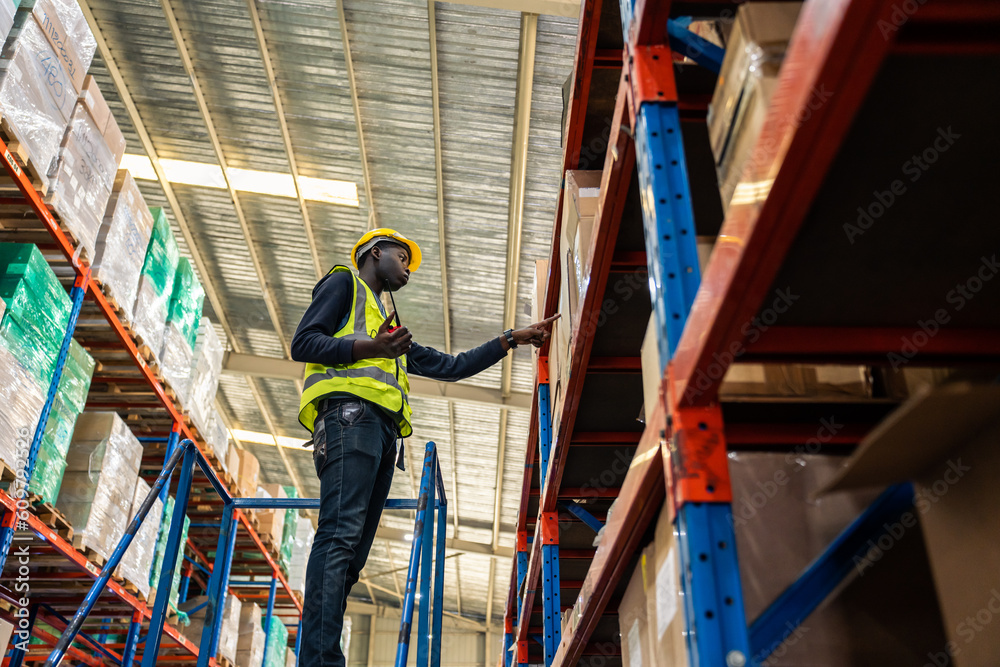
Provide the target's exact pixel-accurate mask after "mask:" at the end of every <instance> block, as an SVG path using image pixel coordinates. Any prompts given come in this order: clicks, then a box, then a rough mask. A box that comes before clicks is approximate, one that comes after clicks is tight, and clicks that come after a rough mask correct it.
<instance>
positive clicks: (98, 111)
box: [80, 74, 111, 135]
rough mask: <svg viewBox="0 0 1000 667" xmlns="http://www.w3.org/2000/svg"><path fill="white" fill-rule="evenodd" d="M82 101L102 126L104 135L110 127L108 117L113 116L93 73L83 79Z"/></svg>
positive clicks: (91, 115)
mask: <svg viewBox="0 0 1000 667" xmlns="http://www.w3.org/2000/svg"><path fill="white" fill-rule="evenodd" d="M80 102H81V103H82V104H83V106H84V108H86V109H87V112H88V113H90V117H91V118H93V119H94V123H95V124H96V125H97V127H98V128H100V131H101V134H102V135H103V134H104V130H105V129H107V127H108V119H109V118H111V109H110V108H109V107H108V103H107V101H105V99H104V95H103V94H102V93H101V89H100V87H99V86H98V85H97V79H95V78H94V75H93V74H88V75H87V77H86V78H85V79H84V80H83V88H82V90H81V91H80Z"/></svg>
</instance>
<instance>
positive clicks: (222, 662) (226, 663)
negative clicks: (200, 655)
mask: <svg viewBox="0 0 1000 667" xmlns="http://www.w3.org/2000/svg"><path fill="white" fill-rule="evenodd" d="M198 641H199V642H200V641H201V637H198ZM195 643H197V642H195ZM215 664H217V665H219V667H236V663H235V662H233V661H232V660H230V659H229V658H226V657H224V656H221V655H220V656H216V658H215Z"/></svg>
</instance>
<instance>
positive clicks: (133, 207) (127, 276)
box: [91, 169, 153, 323]
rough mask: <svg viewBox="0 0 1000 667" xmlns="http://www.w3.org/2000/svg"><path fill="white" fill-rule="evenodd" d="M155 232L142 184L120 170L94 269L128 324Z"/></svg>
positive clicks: (126, 172) (102, 226)
mask: <svg viewBox="0 0 1000 667" xmlns="http://www.w3.org/2000/svg"><path fill="white" fill-rule="evenodd" d="M152 233H153V216H152V215H151V214H150V212H149V209H148V208H147V207H146V201H145V199H143V197H142V192H140V191H139V186H138V185H136V182H135V179H133V178H132V174H131V173H130V172H129V171H128V170H127V169H119V170H118V173H117V174H116V176H115V182H114V184H113V186H112V190H111V197H110V198H109V199H108V206H107V209H106V210H105V213H104V221H103V223H102V224H101V231H100V232H99V233H98V235H97V244H96V248H95V251H94V262H93V264H92V265H91V268H92V270H93V272H94V277H95V278H97V279H98V280H99V281H100V282H101V288H102V290H103V291H104V293H105V294H106V295H107V296H108V297H109V298H110V299H111V300H112V301H114V302H115V303H116V304H117V305H118V307H119V308H120V312H121V314H122V315H123V316H124V319H125V321H126V322H129V323H131V322H132V314H133V308H134V306H135V300H136V292H137V291H138V288H139V273H140V272H141V271H142V263H143V260H144V259H145V258H146V248H147V247H148V246H149V238H150V236H151V235H152Z"/></svg>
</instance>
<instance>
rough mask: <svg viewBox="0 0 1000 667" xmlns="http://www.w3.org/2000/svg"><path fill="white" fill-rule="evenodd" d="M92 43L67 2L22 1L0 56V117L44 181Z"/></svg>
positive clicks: (74, 6)
mask: <svg viewBox="0 0 1000 667" xmlns="http://www.w3.org/2000/svg"><path fill="white" fill-rule="evenodd" d="M95 49H96V42H95V41H94V37H93V35H92V34H91V33H90V29H89V28H88V27H87V23H86V20H84V19H83V13H82V12H81V10H80V7H79V5H77V3H76V2H70V0H37V2H36V1H35V0H22V2H21V3H20V5H19V9H18V11H17V13H16V15H15V16H14V23H13V29H12V30H11V32H10V35H9V36H8V38H7V42H6V44H5V45H4V49H3V53H2V54H0V115H2V116H3V119H4V121H5V124H6V126H7V128H8V129H9V131H10V133H11V134H13V135H14V138H15V139H16V140H17V142H18V144H19V147H20V151H23V152H22V155H21V157H23V158H25V159H26V160H27V162H28V165H29V167H30V168H31V171H32V172H33V175H34V176H35V177H36V178H38V179H44V177H45V175H46V174H47V173H48V170H49V167H50V165H51V164H52V163H53V161H54V160H55V159H56V157H57V155H58V153H59V145H60V143H61V142H62V139H63V134H64V131H65V129H66V127H67V125H68V124H69V119H70V115H71V114H72V113H73V107H74V105H75V104H76V99H77V96H78V95H79V93H80V91H81V90H82V87H83V82H84V74H85V73H86V71H87V68H88V67H89V66H90V61H91V60H92V59H93V56H94V51H95Z"/></svg>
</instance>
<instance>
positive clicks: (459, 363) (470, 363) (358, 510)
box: [292, 229, 558, 667]
mask: <svg viewBox="0 0 1000 667" xmlns="http://www.w3.org/2000/svg"><path fill="white" fill-rule="evenodd" d="M351 260H352V262H353V263H354V267H355V268H356V269H357V270H358V274H357V275H355V274H354V273H352V272H351V270H350V269H349V268H347V267H346V266H335V267H333V269H332V270H331V271H330V273H328V274H327V275H326V276H324V277H323V279H322V280H320V281H319V283H317V284H316V287H315V288H313V298H312V303H311V304H310V306H309V308H308V309H307V310H306V312H305V315H303V316H302V321H301V322H299V326H298V329H297V330H296V331H295V337H294V338H293V340H292V358H293V359H295V360H296V361H304V362H306V373H305V383H304V387H303V391H302V399H301V401H300V404H299V421H300V422H301V423H302V425H303V426H305V427H306V428H307V429H309V430H310V431H311V432H312V434H313V439H312V443H313V462H314V463H315V466H316V474H317V475H318V476H319V479H320V510H319V527H318V530H317V531H316V538H315V541H314V542H313V547H312V553H311V554H310V555H309V564H308V567H307V568H306V591H305V608H304V610H303V614H302V643H301V647H300V654H299V664H300V665H303V666H304V667H342V666H343V665H344V664H345V659H344V655H343V653H342V652H341V649H340V634H341V630H342V628H343V623H344V612H345V611H346V609H347V596H348V594H349V593H350V591H351V587H352V586H354V584H355V583H357V581H358V578H359V576H360V574H361V570H362V568H364V565H365V561H366V560H367V558H368V551H369V550H370V549H371V546H372V541H373V540H374V539H375V531H376V529H377V528H378V522H379V517H380V516H381V514H382V508H383V506H384V505H385V500H386V497H387V496H388V494H389V486H390V485H391V483H392V473H393V461H394V454H395V444H396V439H397V437H398V438H404V437H406V436H408V435H410V434H411V433H412V432H413V429H412V427H411V425H410V424H411V411H410V405H409V402H408V401H407V393H408V392H409V381H408V380H407V375H408V373H413V374H415V375H422V376H424V377H430V378H435V379H438V380H461V379H464V378H467V377H469V376H471V375H475V374H476V373H479V372H480V371H482V370H485V369H486V368H489V367H490V366H492V365H493V364H495V363H496V362H498V361H500V360H501V359H503V358H504V357H505V356H506V355H507V351H508V350H510V349H511V348H512V347H517V346H518V345H522V344H525V343H531V344H532V345H534V346H535V347H540V346H541V345H542V344H543V343H544V342H545V341H546V340H547V339H548V338H549V335H550V333H551V326H552V322H553V321H554V320H555V319H556V317H558V315H556V316H553V317H552V318H549V319H548V320H545V321H544V322H539V323H537V324H533V325H531V326H530V327H528V328H526V329H520V330H518V331H512V330H510V329H508V330H507V331H505V332H504V333H503V334H502V335H500V336H499V337H497V338H494V339H493V340H490V341H488V342H486V343H484V344H482V345H480V346H479V347H477V348H475V349H473V350H469V351H468V352H463V353H462V354H459V355H457V356H451V355H448V354H443V353H441V352H438V351H437V350H434V349H431V348H428V347H422V346H420V345H418V344H417V343H415V342H413V335H412V334H411V333H410V332H409V330H407V328H406V327H393V326H392V320H393V318H394V316H395V312H392V313H389V314H388V315H386V313H385V309H384V308H383V306H382V303H381V301H380V300H379V297H380V296H381V295H382V291H383V289H388V290H389V291H390V292H395V291H397V290H399V289H401V288H402V287H404V286H405V285H406V283H407V282H408V281H409V279H410V273H411V272H413V271H416V270H417V269H418V268H419V267H420V260H421V253H420V248H419V247H417V244H416V243H414V242H413V241H410V240H409V239H406V238H404V237H403V236H402V235H401V234H400V233H399V232H396V231H395V230H392V229H376V230H374V231H370V232H368V233H367V234H365V235H364V236H362V237H361V239H360V240H359V241H358V242H357V243H356V244H355V246H354V249H353V250H352V252H351Z"/></svg>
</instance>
